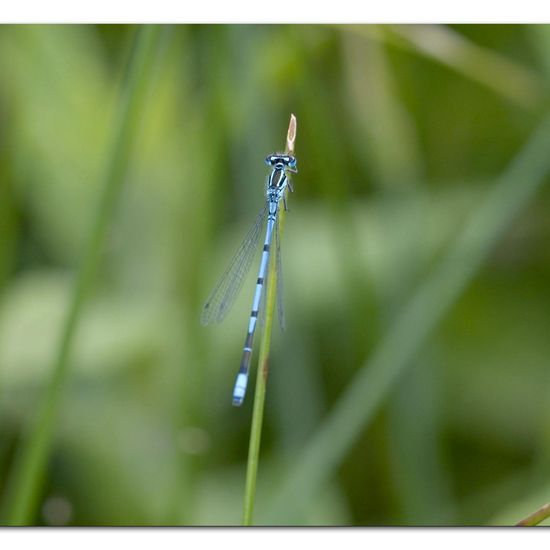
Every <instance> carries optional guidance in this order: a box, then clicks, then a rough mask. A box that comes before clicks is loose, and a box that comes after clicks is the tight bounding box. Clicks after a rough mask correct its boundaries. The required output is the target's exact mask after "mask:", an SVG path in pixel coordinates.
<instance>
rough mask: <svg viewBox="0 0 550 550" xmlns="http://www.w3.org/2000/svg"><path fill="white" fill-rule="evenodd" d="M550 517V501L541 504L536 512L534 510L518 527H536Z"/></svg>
mask: <svg viewBox="0 0 550 550" xmlns="http://www.w3.org/2000/svg"><path fill="white" fill-rule="evenodd" d="M549 517H550V503H549V504H545V505H544V506H541V507H540V508H539V509H538V510H537V511H536V512H533V513H532V514H530V515H529V516H527V517H526V518H525V519H522V520H521V521H519V522H518V523H517V524H516V526H518V527H534V526H535V525H538V524H539V523H541V522H542V521H544V520H545V519H547V518H549Z"/></svg>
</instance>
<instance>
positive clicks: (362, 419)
mask: <svg viewBox="0 0 550 550" xmlns="http://www.w3.org/2000/svg"><path fill="white" fill-rule="evenodd" d="M549 141H550V117H547V118H546V119H545V120H544V121H543V123H542V124H541V125H540V127H539V128H538V129H537V130H536V131H535V132H534V133H533V135H532V137H531V139H530V140H529V141H528V143H527V144H526V146H525V147H524V148H523V149H522V151H521V152H520V153H519V154H518V155H517V156H516V158H515V159H514V160H513V161H512V162H511V164H510V165H509V167H508V168H507V169H506V170H505V172H504V173H503V174H502V175H501V176H500V177H499V178H498V180H497V181H496V183H495V184H494V186H493V187H492V189H491V190H490V191H489V193H488V195H487V197H486V199H485V200H484V201H483V202H482V203H481V204H480V205H479V207H478V208H477V209H476V210H475V211H474V212H472V215H471V216H470V218H469V219H468V220H467V221H466V224H465V225H464V227H463V229H462V231H461V232H460V233H459V234H458V235H457V238H456V240H455V241H454V242H453V243H452V244H451V246H450V248H449V250H448V252H447V254H446V255H445V256H444V257H443V259H442V260H441V261H440V263H439V264H438V265H437V266H436V268H435V269H434V271H433V272H432V274H431V275H430V276H429V277H428V278H427V279H426V280H425V282H424V283H423V284H421V286H420V287H419V288H418V290H417V291H416V292H415V293H414V294H413V296H412V297H411V298H410V300H409V301H408V302H407V303H406V304H405V306H404V307H403V309H402V310H401V313H400V314H399V315H398V316H397V317H396V321H395V322H394V324H393V325H392V326H391V327H390V329H389V330H388V332H387V333H386V335H385V337H384V338H383V339H382V341H381V342H380V344H379V346H378V347H377V348H376V349H375V351H374V353H373V355H372V357H371V358H370V360H369V361H367V363H366V364H365V365H364V366H363V367H362V368H361V369H360V370H359V372H358V373H357V375H356V376H355V378H354V379H353V380H352V382H351V383H350V384H349V387H348V389H347V390H346V391H345V392H344V394H343V395H342V397H341V398H340V400H339V401H338V403H337V404H336V406H335V407H334V409H333V411H332V412H331V413H330V414H329V416H328V418H327V419H326V420H325V422H324V423H323V424H322V426H321V427H320V428H319V429H318V431H317V433H316V434H315V435H314V436H313V437H312V439H311V440H310V442H309V444H308V445H307V446H306V448H305V449H304V451H303V453H302V454H301V455H300V457H299V458H297V460H296V462H295V463H294V465H293V467H292V469H291V471H290V473H289V475H288V476H287V477H286V479H285V480H284V482H283V483H282V484H281V488H280V490H279V491H278V493H277V494H276V495H275V497H274V499H273V501H272V503H271V508H270V520H271V521H273V522H276V523H289V522H293V521H296V518H297V517H299V514H300V513H301V512H303V511H304V510H305V509H307V507H308V506H309V504H310V503H311V501H312V499H313V498H314V496H315V494H316V492H317V491H318V490H320V489H321V487H322V486H323V485H324V483H325V482H326V481H327V480H328V479H329V477H330V476H331V475H332V474H333V473H334V471H335V470H336V468H337V467H338V465H339V464H340V462H341V461H342V460H343V458H344V457H345V456H346V453H347V452H348V451H349V450H350V448H351V447H352V445H353V444H354V443H355V441H356V440H357V438H358V437H359V435H360V434H361V432H362V430H364V429H365V427H366V426H367V424H368V423H369V422H370V420H371V419H372V417H373V415H374V413H375V412H376V411H377V409H378V408H379V407H380V405H381V403H382V402H383V400H384V399H385V397H386V396H387V395H388V393H389V391H390V390H391V389H392V387H393V386H394V384H395V382H396V381H397V380H398V379H399V378H400V376H401V375H402V373H403V372H404V371H405V369H406V368H407V367H408V366H409V365H410V364H411V360H412V359H413V358H414V357H415V356H416V354H417V353H418V351H419V350H420V348H421V347H422V345H423V344H424V343H425V342H426V340H427V338H428V337H429V335H430V334H431V332H432V331H433V330H434V328H435V327H436V325H437V323H438V322H439V321H440V320H441V319H442V317H443V316H444V315H445V314H446V313H447V312H448V311H449V309H450V308H451V307H452V305H453V304H454V302H455V301H456V300H457V298H458V297H459V296H460V294H461V292H462V291H463V290H464V288H465V287H466V285H467V284H468V283H469V282H470V281H471V280H472V278H473V277H474V276H475V274H476V272H477V271H478V270H479V268H480V267H481V266H482V265H483V262H484V261H485V260H486V258H487V256H488V255H489V253H490V252H491V250H492V248H493V246H494V245H495V243H496V242H497V241H498V239H499V238H500V237H501V236H502V234H503V232H504V231H505V229H506V228H507V227H508V226H509V224H510V222H511V221H512V220H513V219H514V217H515V216H516V215H517V213H518V212H519V211H520V210H521V209H522V208H524V207H525V206H526V205H527V203H528V202H529V200H531V199H532V197H533V196H534V194H535V192H536V191H537V189H538V188H539V187H540V186H541V184H542V183H543V181H544V179H545V177H546V175H547V174H548V171H549V169H550V156H549V155H548V143H549Z"/></svg>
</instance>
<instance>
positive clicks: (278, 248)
mask: <svg viewBox="0 0 550 550" xmlns="http://www.w3.org/2000/svg"><path fill="white" fill-rule="evenodd" d="M275 262H276V266H275V268H276V270H277V317H278V319H279V325H280V326H281V330H282V331H284V330H285V311H284V307H283V266H282V264H281V235H280V234H279V218H278V217H277V224H276V225H275Z"/></svg>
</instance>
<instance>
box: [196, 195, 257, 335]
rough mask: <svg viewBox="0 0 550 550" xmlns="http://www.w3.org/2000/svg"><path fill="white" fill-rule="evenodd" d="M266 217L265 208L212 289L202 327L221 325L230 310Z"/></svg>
mask: <svg viewBox="0 0 550 550" xmlns="http://www.w3.org/2000/svg"><path fill="white" fill-rule="evenodd" d="M266 215H267V206H265V207H264V208H263V209H262V211H261V212H260V214H259V215H258V218H257V219H256V221H255V222H254V225H253V226H252V227H251V228H250V230H249V231H248V233H247V234H246V236H245V238H244V239H243V242H242V243H241V245H240V247H239V249H238V250H237V252H236V254H235V256H233V259H232V260H231V263H230V264H229V267H228V268H227V269H226V270H225V272H224V274H223V275H222V276H221V278H220V280H219V282H218V284H217V285H216V286H215V287H214V290H213V291H212V294H210V297H209V298H208V300H207V302H206V304H205V305H204V308H203V310H202V315H201V323H202V324H203V325H208V324H210V323H221V322H222V321H223V319H224V317H225V316H226V314H227V312H228V311H229V310H230V309H231V306H232V305H233V303H234V302H235V298H236V297H237V295H238V294H239V291H240V290H241V288H242V286H243V282H244V279H245V277H246V274H247V273H248V271H249V269H250V266H251V265H252V260H253V258H254V253H255V252H256V249H257V248H258V242H259V241H260V235H261V233H262V227H263V225H264V221H265V218H266Z"/></svg>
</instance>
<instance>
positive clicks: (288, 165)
mask: <svg viewBox="0 0 550 550" xmlns="http://www.w3.org/2000/svg"><path fill="white" fill-rule="evenodd" d="M265 162H266V164H267V165H268V166H270V167H271V173H270V174H269V176H268V178H267V182H266V191H265V195H266V204H265V205H264V207H263V208H262V211H261V212H260V214H259V215H258V218H257V219H256V221H255V222H254V225H253V226H252V227H251V228H250V231H249V232H248V233H247V234H246V236H245V238H244V240H243V242H242V244H241V245H240V247H239V249H238V250H237V253H236V254H235V256H234V257H233V260H232V261H231V263H230V264H229V267H228V268H227V269H226V271H225V272H224V274H223V275H222V277H221V279H220V281H219V282H218V284H217V285H216V286H215V287H214V290H213V291H212V294H211V295H210V298H208V301H207V302H206V304H205V306H204V309H203V311H202V316H201V322H202V324H203V325H207V324H209V323H220V322H221V321H222V320H223V319H224V317H225V315H226V314H227V312H228V311H229V309H230V308H231V306H232V305H233V303H234V302H235V298H236V297H237V294H238V293H239V291H240V290H241V288H242V285H243V281H244V279H245V277H246V274H247V273H248V270H249V269H250V266H251V264H252V260H253V258H254V253H255V251H256V249H257V247H258V243H259V241H260V235H261V233H262V228H263V226H264V223H265V221H266V218H267V225H266V232H265V239H264V247H263V252H262V259H261V262H260V269H259V272H258V279H257V281H256V290H255V292H254V299H253V301H252V311H251V313H250V320H249V322H248V331H247V333H246V339H245V342H244V347H243V355H242V359H241V366H240V368H239V372H238V374H237V380H236V382H235V387H234V389H233V405H235V406H237V407H238V406H240V405H242V402H243V401H244V396H245V393H246V385H247V383H248V373H249V370H250V360H251V358H252V348H253V341H254V332H255V330H256V324H257V321H258V315H259V313H260V311H261V307H262V298H263V295H264V288H265V287H266V281H267V274H268V269H267V268H268V265H269V258H270V250H271V244H272V240H273V239H272V237H273V233H275V262H276V272H277V275H276V276H277V313H278V317H279V323H280V324H281V327H282V328H284V314H283V306H282V304H283V302H282V270H281V247H280V236H279V215H278V214H279V205H280V202H281V200H282V201H283V205H284V208H285V210H286V190H287V188H288V189H290V191H292V190H293V189H292V183H291V181H290V177H289V175H288V173H289V172H292V173H296V172H297V169H296V158H295V157H293V156H292V155H287V154H282V153H273V154H272V155H269V156H268V157H267V158H266V159H265Z"/></svg>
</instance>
